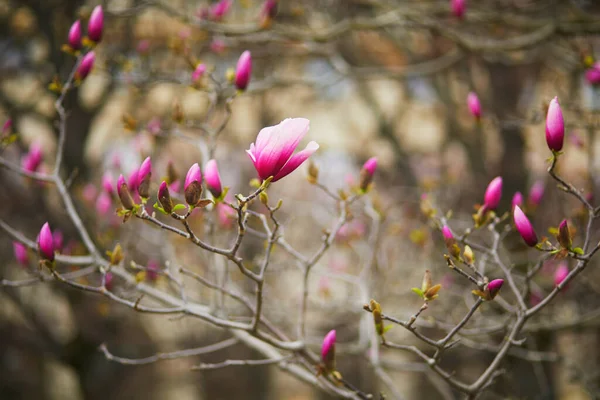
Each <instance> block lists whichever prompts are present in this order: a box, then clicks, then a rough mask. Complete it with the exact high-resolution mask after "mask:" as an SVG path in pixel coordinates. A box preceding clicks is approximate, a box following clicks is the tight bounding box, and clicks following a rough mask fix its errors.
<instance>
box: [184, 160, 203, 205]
mask: <svg viewBox="0 0 600 400" xmlns="http://www.w3.org/2000/svg"><path fill="white" fill-rule="evenodd" d="M183 190H184V195H185V201H186V202H187V203H188V204H189V205H190V206H195V205H196V204H198V202H199V201H200V197H201V196H202V172H201V171H200V166H199V165H198V163H195V164H194V165H192V166H191V167H190V169H189V170H188V173H187V175H186V177H185V183H184V185H183Z"/></svg>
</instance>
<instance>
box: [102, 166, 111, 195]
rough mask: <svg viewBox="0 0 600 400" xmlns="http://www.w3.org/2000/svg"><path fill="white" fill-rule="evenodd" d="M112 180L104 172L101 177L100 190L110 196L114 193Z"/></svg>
mask: <svg viewBox="0 0 600 400" xmlns="http://www.w3.org/2000/svg"><path fill="white" fill-rule="evenodd" d="M113 185H114V183H113V178H112V176H111V175H110V174H109V173H108V172H106V173H105V174H104V175H103V176H102V188H103V189H104V191H105V192H106V193H107V194H109V195H111V196H112V194H113V193H114V189H113Z"/></svg>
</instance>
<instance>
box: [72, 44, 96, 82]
mask: <svg viewBox="0 0 600 400" xmlns="http://www.w3.org/2000/svg"><path fill="white" fill-rule="evenodd" d="M94 62H96V54H95V53H94V52H93V51H90V52H89V53H87V54H86V55H85V56H83V59H82V60H81V62H80V63H79V67H77V71H76V72H75V77H76V78H77V79H79V80H80V81H82V80H84V79H85V78H86V77H87V76H88V75H89V74H90V72H92V69H93V68H94Z"/></svg>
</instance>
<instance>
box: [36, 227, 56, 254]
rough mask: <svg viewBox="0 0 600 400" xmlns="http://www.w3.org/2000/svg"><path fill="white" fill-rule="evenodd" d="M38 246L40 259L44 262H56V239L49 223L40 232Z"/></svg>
mask: <svg viewBox="0 0 600 400" xmlns="http://www.w3.org/2000/svg"><path fill="white" fill-rule="evenodd" d="M37 244H38V251H39V254H40V257H42V259H44V260H48V261H54V237H53V236H52V231H51V230H50V225H48V223H47V222H46V223H45V224H44V225H43V226H42V229H41V230H40V234H39V236H38V241H37Z"/></svg>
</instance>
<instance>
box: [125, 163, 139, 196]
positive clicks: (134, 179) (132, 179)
mask: <svg viewBox="0 0 600 400" xmlns="http://www.w3.org/2000/svg"><path fill="white" fill-rule="evenodd" d="M139 172H140V170H139V169H134V170H133V171H131V174H129V179H127V187H128V189H129V190H131V191H132V192H135V191H137V188H138V186H139V185H140V175H139Z"/></svg>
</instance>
